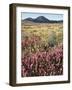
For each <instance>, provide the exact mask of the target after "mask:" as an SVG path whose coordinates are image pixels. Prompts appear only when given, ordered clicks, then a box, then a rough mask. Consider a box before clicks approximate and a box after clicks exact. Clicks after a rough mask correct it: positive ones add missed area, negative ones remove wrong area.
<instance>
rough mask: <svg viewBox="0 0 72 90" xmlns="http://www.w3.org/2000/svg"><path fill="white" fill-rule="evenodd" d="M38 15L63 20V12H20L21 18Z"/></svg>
mask: <svg viewBox="0 0 72 90" xmlns="http://www.w3.org/2000/svg"><path fill="white" fill-rule="evenodd" d="M39 16H44V17H46V18H47V19H50V20H63V14H52V13H31V12H21V19H22V20H24V19H26V18H37V17H39Z"/></svg>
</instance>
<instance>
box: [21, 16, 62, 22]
mask: <svg viewBox="0 0 72 90" xmlns="http://www.w3.org/2000/svg"><path fill="white" fill-rule="evenodd" d="M22 21H31V22H35V23H62V22H63V20H59V21H56V20H49V19H47V18H46V17H44V16H39V17H37V18H35V19H33V18H26V19H24V20H22Z"/></svg>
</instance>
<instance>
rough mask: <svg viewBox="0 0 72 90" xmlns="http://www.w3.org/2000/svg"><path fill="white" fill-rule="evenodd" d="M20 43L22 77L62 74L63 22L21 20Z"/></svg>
mask: <svg viewBox="0 0 72 90" xmlns="http://www.w3.org/2000/svg"><path fill="white" fill-rule="evenodd" d="M21 43H22V74H21V75H22V77H24V76H44V75H62V73H63V67H62V64H63V63H62V60H63V54H62V53H63V50H62V49H63V47H62V43H63V23H33V22H30V21H27V22H26V21H25V22H22V23H21ZM50 60H53V62H49V61H50ZM41 62H42V63H41ZM49 63H50V64H49ZM43 64H46V66H45V67H47V68H45V67H44V65H43ZM58 64H59V66H57V65H58ZM49 65H50V66H51V68H49V67H50V66H49ZM57 67H58V69H57ZM53 68H54V69H53Z"/></svg>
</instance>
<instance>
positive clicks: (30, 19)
mask: <svg viewBox="0 0 72 90" xmlns="http://www.w3.org/2000/svg"><path fill="white" fill-rule="evenodd" d="M24 20H29V21H32V20H33V18H30V17H29V18H26V19H24Z"/></svg>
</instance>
